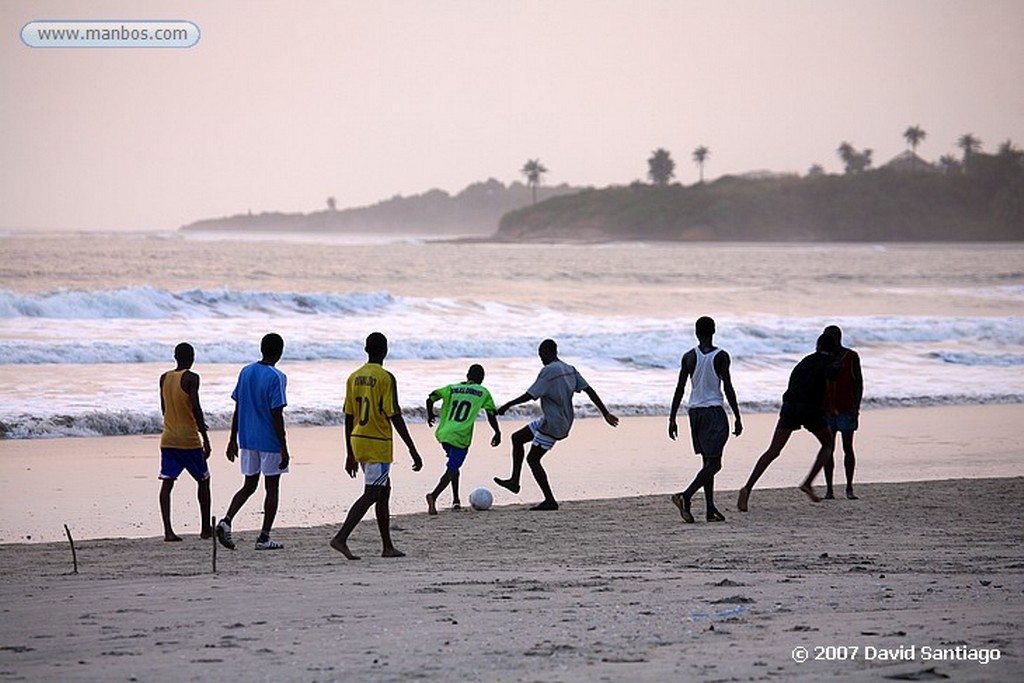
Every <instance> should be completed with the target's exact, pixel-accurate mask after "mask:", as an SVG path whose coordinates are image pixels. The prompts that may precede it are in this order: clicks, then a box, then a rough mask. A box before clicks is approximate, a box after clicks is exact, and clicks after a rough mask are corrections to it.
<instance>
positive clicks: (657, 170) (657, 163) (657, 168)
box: [647, 147, 676, 187]
mask: <svg viewBox="0 0 1024 683" xmlns="http://www.w3.org/2000/svg"><path fill="white" fill-rule="evenodd" d="M647 168H648V170H647V177H648V178H650V179H651V182H652V183H654V184H655V185H659V186H662V187H664V186H665V185H668V181H670V180H672V176H674V175H675V174H676V162H674V161H672V155H671V154H669V152H668V150H667V149H662V148H661V147H659V148H658V149H656V150H654V152H652V153H651V158H650V159H648V160H647Z"/></svg>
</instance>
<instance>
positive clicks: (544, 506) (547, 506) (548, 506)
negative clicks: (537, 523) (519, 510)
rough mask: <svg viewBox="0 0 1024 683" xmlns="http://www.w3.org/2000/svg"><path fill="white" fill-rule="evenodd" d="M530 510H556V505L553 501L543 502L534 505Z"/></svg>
mask: <svg viewBox="0 0 1024 683" xmlns="http://www.w3.org/2000/svg"><path fill="white" fill-rule="evenodd" d="M530 509H531V510H557V509H558V503H556V502H555V501H553V500H544V501H541V502H539V503H537V504H536V505H534V506H533V507H532V508H530Z"/></svg>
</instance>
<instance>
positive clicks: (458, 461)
mask: <svg viewBox="0 0 1024 683" xmlns="http://www.w3.org/2000/svg"><path fill="white" fill-rule="evenodd" d="M483 381H484V369H483V367H482V366H480V365H477V364H475V363H474V364H473V365H471V366H470V367H469V372H467V373H466V381H465V382H460V383H458V384H449V385H448V386H446V387H441V388H440V389H435V390H434V391H432V392H430V396H428V397H427V424H428V425H429V426H431V427H433V426H434V421H435V420H436V419H437V417H436V416H435V415H434V402H435V401H442V404H441V424H440V425H438V427H437V432H436V433H435V436H436V437H437V440H438V441H439V442H441V447H442V448H444V452H445V454H446V455H447V456H448V467H447V469H446V470H445V473H444V474H443V475H441V479H440V480H439V481H438V482H437V486H436V487H435V488H434V490H433V491H431V492H430V493H428V494H427V512H428V513H429V514H431V515H436V514H437V507H436V505H435V502H436V501H437V497H438V496H440V495H441V492H442V491H444V490H445V487H447V486H448V484H451V485H452V500H453V504H452V509H454V510H458V509H460V508H461V507H462V504H461V502H460V501H459V468H461V467H462V463H463V462H465V461H466V454H467V453H468V452H469V444H470V443H471V442H472V441H473V424H474V422H475V421H476V416H477V414H478V413H479V412H480V411H481V410H483V411H484V412H485V413H486V414H487V421H488V422H489V423H490V424H491V429H493V430H494V436H493V437H492V438H491V447H495V446H497V445H498V444H500V443H501V429H500V428H499V427H498V418H497V417H495V414H494V411H495V409H494V399H493V398H491V392H489V391H487V389H486V388H484V387H483V386H481V382H483Z"/></svg>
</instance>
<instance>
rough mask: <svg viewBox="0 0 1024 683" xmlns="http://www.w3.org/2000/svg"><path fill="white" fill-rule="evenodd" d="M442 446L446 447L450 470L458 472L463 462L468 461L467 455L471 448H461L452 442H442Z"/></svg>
mask: <svg viewBox="0 0 1024 683" xmlns="http://www.w3.org/2000/svg"><path fill="white" fill-rule="evenodd" d="M441 448H443V449H444V452H445V454H446V455H447V456H448V471H449V472H458V471H459V468H460V467H462V463H464V462H466V455H467V454H468V453H469V449H468V448H459V447H458V446H453V445H451V444H450V443H442V444H441Z"/></svg>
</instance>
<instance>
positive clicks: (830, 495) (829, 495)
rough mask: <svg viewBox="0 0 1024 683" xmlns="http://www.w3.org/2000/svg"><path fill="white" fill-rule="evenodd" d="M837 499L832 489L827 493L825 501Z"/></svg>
mask: <svg viewBox="0 0 1024 683" xmlns="http://www.w3.org/2000/svg"><path fill="white" fill-rule="evenodd" d="M835 499H836V495H835V494H834V493H832V491H831V489H830V490H828V491H825V497H824V499H823V500H835Z"/></svg>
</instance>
